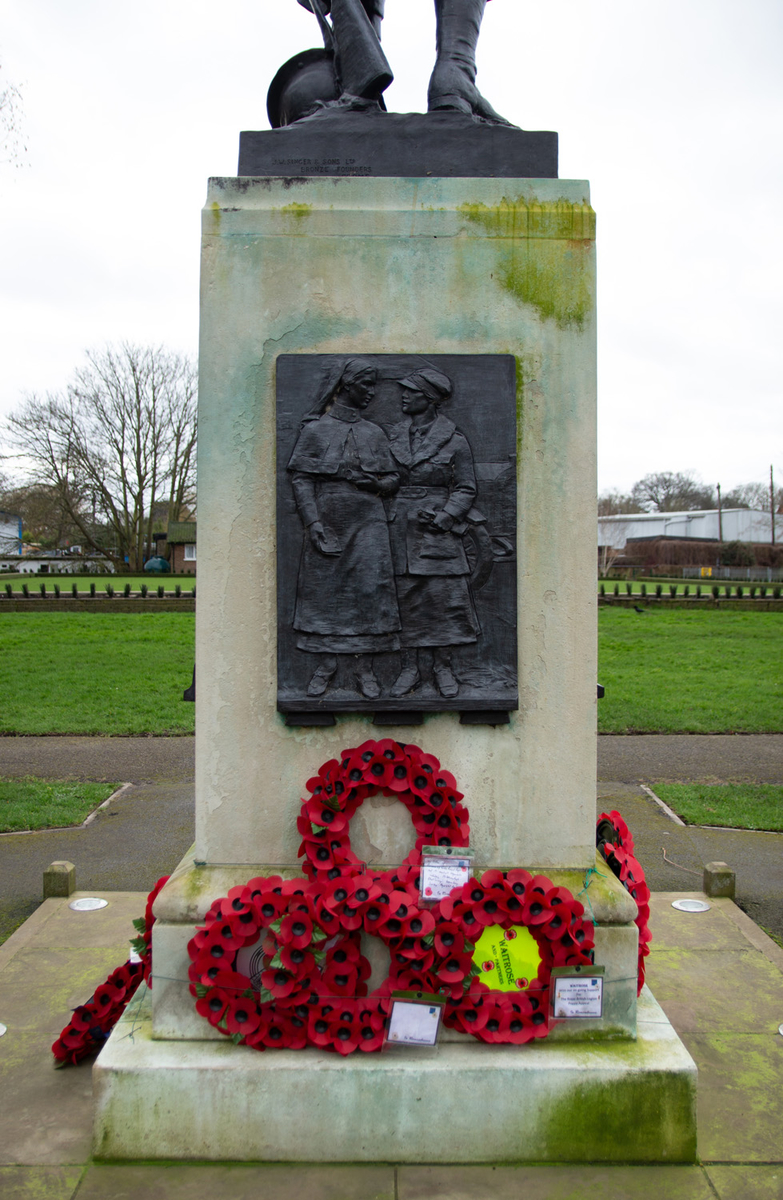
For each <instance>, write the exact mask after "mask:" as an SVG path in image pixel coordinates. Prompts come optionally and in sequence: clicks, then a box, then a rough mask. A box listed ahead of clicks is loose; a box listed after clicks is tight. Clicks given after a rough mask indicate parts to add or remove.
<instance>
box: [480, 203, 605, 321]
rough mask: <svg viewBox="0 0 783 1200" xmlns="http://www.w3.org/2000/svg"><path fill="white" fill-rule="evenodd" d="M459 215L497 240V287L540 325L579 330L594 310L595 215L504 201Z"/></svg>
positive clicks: (577, 207) (580, 207)
mask: <svg viewBox="0 0 783 1200" xmlns="http://www.w3.org/2000/svg"><path fill="white" fill-rule="evenodd" d="M458 211H459V212H460V213H461V214H462V215H463V216H464V217H466V218H467V220H468V221H470V222H472V223H473V224H476V225H480V226H481V227H482V228H483V229H484V230H485V232H486V234H487V236H488V237H490V238H494V239H497V240H498V241H499V243H500V245H499V247H498V260H497V265H496V272H495V273H493V277H495V278H497V280H498V282H499V283H500V285H501V287H503V288H504V289H505V290H506V291H507V292H509V293H510V294H511V295H512V296H513V297H514V298H515V299H516V300H518V301H520V302H521V303H523V304H529V305H532V307H533V308H535V309H536V310H537V311H538V313H539V315H540V316H541V317H542V318H543V319H544V320H553V321H555V323H556V324H557V325H558V326H559V327H560V328H567V327H569V326H576V327H577V328H578V329H581V328H582V327H583V325H584V323H585V321H586V320H587V319H588V317H589V316H590V315H591V313H592V311H593V307H594V297H593V290H592V271H591V269H590V268H591V258H592V249H593V239H594V237H595V213H594V212H593V210H592V208H591V207H590V205H589V204H572V203H570V202H569V201H567V200H556V201H546V202H544V203H541V202H539V201H537V200H535V199H531V200H526V199H524V198H523V197H521V196H520V197H518V198H517V199H516V200H509V199H507V198H506V197H504V198H503V200H501V202H500V204H496V205H491V206H490V205H486V204H472V203H466V204H461V205H460V206H459V208H458Z"/></svg>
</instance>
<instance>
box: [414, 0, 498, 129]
mask: <svg viewBox="0 0 783 1200" xmlns="http://www.w3.org/2000/svg"><path fill="white" fill-rule="evenodd" d="M485 4H486V0H435V16H436V19H437V48H438V57H437V61H436V63H435V70H434V71H433V72H432V78H431V79H430V86H429V92H428V108H429V111H430V112H435V111H436V110H438V109H443V108H445V109H452V110H456V111H457V112H462V113H470V114H471V115H473V116H476V117H481V118H482V119H483V120H484V121H490V122H492V124H494V125H509V124H510V123H511V122H510V121H506V120H505V118H504V117H501V116H500V115H499V113H496V112H495V110H494V108H493V107H492V105H491V104H489V103H488V101H486V100H485V99H484V97H483V96H482V95H481V93H480V92H479V90H478V88H477V87H476V46H477V45H478V38H479V30H480V29H481V20H482V17H483V16H484V7H485Z"/></svg>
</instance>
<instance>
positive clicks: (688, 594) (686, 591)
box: [682, 583, 691, 596]
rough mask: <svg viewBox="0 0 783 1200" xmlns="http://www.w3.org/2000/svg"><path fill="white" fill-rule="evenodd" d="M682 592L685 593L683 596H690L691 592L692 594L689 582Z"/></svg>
mask: <svg viewBox="0 0 783 1200" xmlns="http://www.w3.org/2000/svg"><path fill="white" fill-rule="evenodd" d="M682 594H683V596H690V594H691V589H690V587H689V586H688V584H687V583H686V585H685V587H684V588H683V589H682Z"/></svg>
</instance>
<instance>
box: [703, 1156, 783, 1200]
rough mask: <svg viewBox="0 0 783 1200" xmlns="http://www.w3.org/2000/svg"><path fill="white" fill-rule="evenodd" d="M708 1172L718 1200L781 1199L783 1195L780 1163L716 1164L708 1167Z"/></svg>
mask: <svg viewBox="0 0 783 1200" xmlns="http://www.w3.org/2000/svg"><path fill="white" fill-rule="evenodd" d="M706 1172H707V1176H708V1178H709V1180H710V1182H711V1184H712V1186H713V1187H714V1188H715V1191H716V1193H717V1195H718V1200H781V1196H783V1167H781V1166H779V1165H778V1164H775V1165H774V1166H770V1165H768V1164H764V1165H758V1166H749V1165H748V1164H747V1163H745V1164H743V1165H742V1166H741V1167H729V1166H726V1165H724V1164H720V1165H718V1164H715V1165H710V1166H708V1167H706Z"/></svg>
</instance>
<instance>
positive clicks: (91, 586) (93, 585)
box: [90, 583, 95, 597]
mask: <svg viewBox="0 0 783 1200" xmlns="http://www.w3.org/2000/svg"><path fill="white" fill-rule="evenodd" d="M90 595H91V596H92V597H94V596H95V584H94V583H91V584H90Z"/></svg>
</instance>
